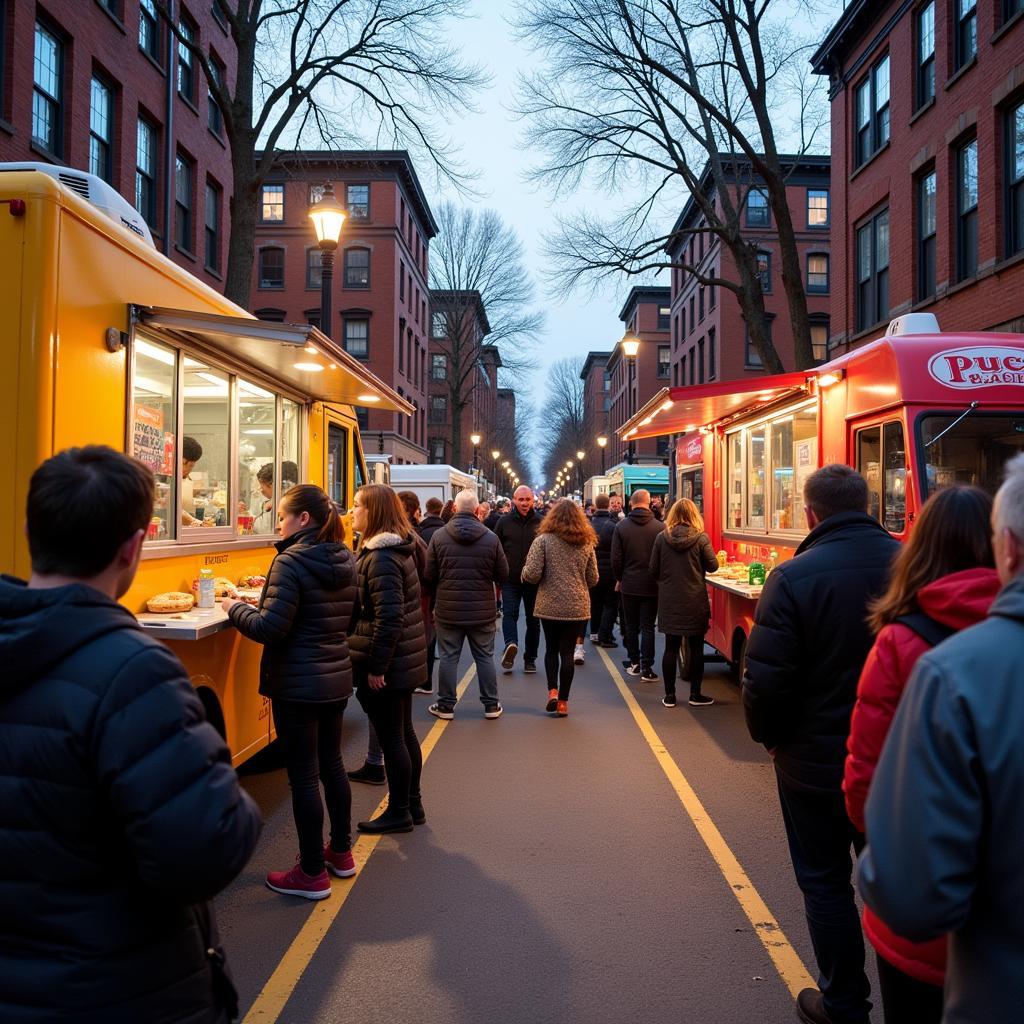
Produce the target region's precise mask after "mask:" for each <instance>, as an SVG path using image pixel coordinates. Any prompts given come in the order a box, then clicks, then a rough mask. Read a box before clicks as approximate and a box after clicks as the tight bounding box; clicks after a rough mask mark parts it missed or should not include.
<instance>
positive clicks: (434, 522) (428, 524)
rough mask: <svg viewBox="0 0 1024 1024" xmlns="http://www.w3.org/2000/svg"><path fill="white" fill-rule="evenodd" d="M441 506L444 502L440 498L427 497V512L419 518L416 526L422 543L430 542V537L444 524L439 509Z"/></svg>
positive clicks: (442, 506)
mask: <svg viewBox="0 0 1024 1024" xmlns="http://www.w3.org/2000/svg"><path fill="white" fill-rule="evenodd" d="M443 508H444V502H442V501H441V499H440V498H427V504H426V510H427V514H426V515H425V516H424V517H423V518H422V519H421V520H420V522H419V525H418V526H417V530H418V531H419V535H420V536H421V537H422V538H423V543H424V544H430V538H431V537H433V536H434V534H435V533H437V531H438V530H440V529H441V528H442V527H443V526H444V520H443V519H442V518H441V510H442V509H443Z"/></svg>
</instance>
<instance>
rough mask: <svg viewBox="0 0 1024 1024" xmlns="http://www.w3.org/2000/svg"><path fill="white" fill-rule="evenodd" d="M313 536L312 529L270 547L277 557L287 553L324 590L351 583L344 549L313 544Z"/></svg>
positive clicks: (314, 536)
mask: <svg viewBox="0 0 1024 1024" xmlns="http://www.w3.org/2000/svg"><path fill="white" fill-rule="evenodd" d="M316 533H317V531H316V529H312V530H300V531H299V532H298V533H293V534H292V535H291V536H290V537H286V538H285V539H284V540H280V541H278V542H277V543H276V544H275V545H274V547H276V548H277V550H278V553H279V554H283V553H284V552H285V551H287V552H288V555H289V557H291V558H294V559H295V561H297V562H299V563H301V565H302V568H303V569H304V570H305V571H306V572H308V573H309V574H310V575H311V576H312V577H313V579H314V580H316V582H317V583H318V584H320V586H322V587H324V588H325V589H332V590H333V589H337V588H338V587H342V586H344V585H345V584H346V583H349V582H351V576H352V570H351V569H350V568H349V567H348V561H349V550H348V548H347V547H345V545H344V544H338V543H336V542H334V541H317V539H316Z"/></svg>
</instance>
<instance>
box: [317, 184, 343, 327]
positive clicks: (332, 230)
mask: <svg viewBox="0 0 1024 1024" xmlns="http://www.w3.org/2000/svg"><path fill="white" fill-rule="evenodd" d="M347 216H348V213H347V211H346V210H345V207H344V206H342V205H341V203H339V202H338V200H337V199H335V197H334V186H333V185H332V184H331V183H330V182H329V181H328V182H326V183H325V184H324V194H323V195H322V196H321V197H320V199H318V200H317V202H315V203H314V204H313V205H312V206H311V207H310V208H309V219H310V220H311V221H312V222H313V230H314V231H315V232H316V244H317V245H318V246H319V248H320V330H321V331H323V333H324V334H326V335H327V337H328V338H329V337H330V336H331V317H332V314H331V288H332V286H333V281H334V252H335V250H336V249H337V248H338V240H339V239H340V238H341V228H342V225H343V224H344V223H345V218H346V217H347Z"/></svg>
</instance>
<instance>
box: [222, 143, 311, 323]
mask: <svg viewBox="0 0 1024 1024" xmlns="http://www.w3.org/2000/svg"><path fill="white" fill-rule="evenodd" d="M231 167H232V171H233V172H234V177H235V190H234V194H233V195H232V196H231V218H230V220H231V229H230V230H231V233H230V235H229V236H228V265H227V275H226V280H225V287H224V294H225V295H226V296H227V297H228V298H229V299H230V300H231V301H232V302H234V303H236V304H237V305H239V306H241V307H242V308H243V309H249V298H250V294H251V289H252V266H253V260H254V259H255V249H256V211H257V209H258V208H259V190H260V185H261V181H260V179H259V176H258V175H257V173H256V167H255V151H254V149H253V145H252V142H251V141H250V140H249V139H248V138H247V137H246V136H245V135H243V136H241V137H237V138H235V139H232V140H231ZM330 326H331V325H330V324H321V329H322V330H324V332H325V333H327V334H329V333H330Z"/></svg>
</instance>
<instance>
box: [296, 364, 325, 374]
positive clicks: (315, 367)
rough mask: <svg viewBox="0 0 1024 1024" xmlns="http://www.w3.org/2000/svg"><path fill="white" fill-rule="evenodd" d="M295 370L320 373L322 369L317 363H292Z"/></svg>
mask: <svg viewBox="0 0 1024 1024" xmlns="http://www.w3.org/2000/svg"><path fill="white" fill-rule="evenodd" d="M292 365H293V366H294V367H295V369H296V370H304V371H305V372H306V373H320V372H321V371H322V370H323V367H322V366H321V365H320V364H319V363H293V364H292Z"/></svg>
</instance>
